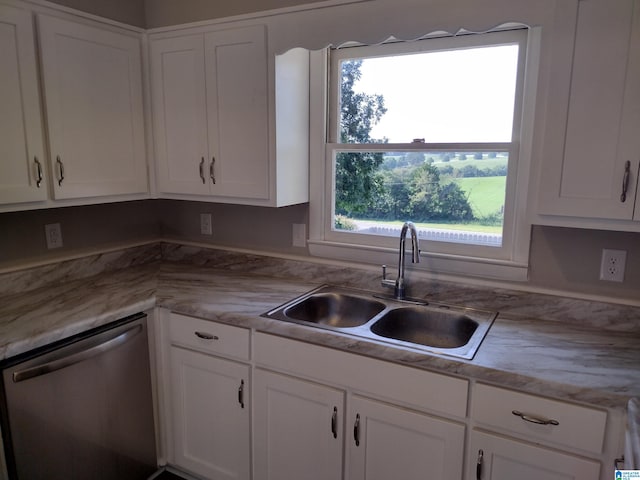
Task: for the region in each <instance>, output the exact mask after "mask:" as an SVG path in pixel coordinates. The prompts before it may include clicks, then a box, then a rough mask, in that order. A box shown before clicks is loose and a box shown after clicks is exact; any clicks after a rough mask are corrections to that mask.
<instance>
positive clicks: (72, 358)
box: [13, 325, 142, 383]
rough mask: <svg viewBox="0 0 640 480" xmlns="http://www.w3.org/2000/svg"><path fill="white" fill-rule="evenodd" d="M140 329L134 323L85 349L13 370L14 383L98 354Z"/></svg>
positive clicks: (133, 335)
mask: <svg viewBox="0 0 640 480" xmlns="http://www.w3.org/2000/svg"><path fill="white" fill-rule="evenodd" d="M141 331H142V325H135V326H133V327H130V328H128V329H127V330H125V331H124V332H122V333H120V334H118V335H117V336H115V337H112V338H110V339H109V340H106V341H104V342H102V343H100V344H98V345H94V346H92V347H89V348H87V349H85V350H80V351H79V352H75V353H72V354H71V355H67V356H62V357H60V358H56V359H55V360H49V361H47V362H45V363H42V364H40V365H35V366H33V367H29V368H25V369H24V370H18V371H17V372H13V381H14V383H18V382H22V381H24V380H28V379H30V378H33V377H38V376H40V375H46V374H47V373H51V372H55V371H56V370H60V369H62V368H66V367H69V366H71V365H74V364H76V363H80V362H82V361H84V360H86V359H88V358H91V357H95V356H96V355H100V354H101V353H104V352H106V351H108V350H111V349H113V348H115V347H117V346H119V345H122V344H123V343H126V342H127V341H129V340H130V339H132V338H133V337H135V336H136V335H138V334H139V333H140V332H141Z"/></svg>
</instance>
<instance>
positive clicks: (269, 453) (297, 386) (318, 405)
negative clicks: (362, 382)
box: [253, 369, 345, 480]
mask: <svg viewBox="0 0 640 480" xmlns="http://www.w3.org/2000/svg"><path fill="white" fill-rule="evenodd" d="M253 380H254V383H253V395H254V412H255V418H254V432H255V433H254V440H253V441H254V479H255V480H267V479H268V480H279V479H285V478H292V479H294V478H304V479H305V480H340V479H341V478H342V451H343V446H344V426H345V425H344V422H345V418H344V412H345V392H344V391H343V390H340V389H337V388H333V387H330V386H328V385H323V384H319V383H316V382H310V381H307V380H303V379H300V378H295V377H291V376H288V375H281V374H278V373H275V372H271V371H268V370H263V369H256V371H255V375H254V378H253ZM302 439H304V440H302Z"/></svg>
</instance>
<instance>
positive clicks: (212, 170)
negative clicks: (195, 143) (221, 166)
mask: <svg viewBox="0 0 640 480" xmlns="http://www.w3.org/2000/svg"><path fill="white" fill-rule="evenodd" d="M215 164H216V157H211V164H210V165H209V177H211V181H212V182H213V184H214V185H215V184H216V174H215Z"/></svg>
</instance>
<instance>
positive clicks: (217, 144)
mask: <svg viewBox="0 0 640 480" xmlns="http://www.w3.org/2000/svg"><path fill="white" fill-rule="evenodd" d="M204 48H205V70H206V72H205V78H206V82H207V118H208V121H209V129H208V133H209V153H210V155H211V159H212V166H211V171H210V174H211V192H212V193H213V194H214V195H220V196H236V197H248V198H258V199H268V198H269V162H268V158H269V138H268V122H269V114H268V110H267V45H266V30H265V27H263V26H256V27H248V28H239V29H233V30H221V31H219V32H212V33H207V34H206V35H205V47H204Z"/></svg>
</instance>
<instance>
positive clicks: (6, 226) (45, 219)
mask: <svg viewBox="0 0 640 480" xmlns="http://www.w3.org/2000/svg"><path fill="white" fill-rule="evenodd" d="M156 207H157V205H156V204H155V203H154V202H150V201H138V202H125V203H113V204H104V205H88V206H83V207H66V208H52V209H46V210H32V211H26V212H12V213H2V214H0V269H2V268H7V267H12V266H14V265H16V264H20V263H24V262H31V261H46V260H48V259H53V258H57V257H60V256H64V255H70V254H76V253H82V252H85V251H90V250H91V249H93V248H105V247H109V246H111V245H117V244H121V243H126V242H138V241H144V240H148V239H154V238H157V237H158V235H159V232H160V225H159V223H158V214H157V209H156ZM49 223H60V225H61V228H62V241H63V246H62V248H57V249H53V250H47V245H46V239H45V233H44V226H45V225H46V224H49Z"/></svg>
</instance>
